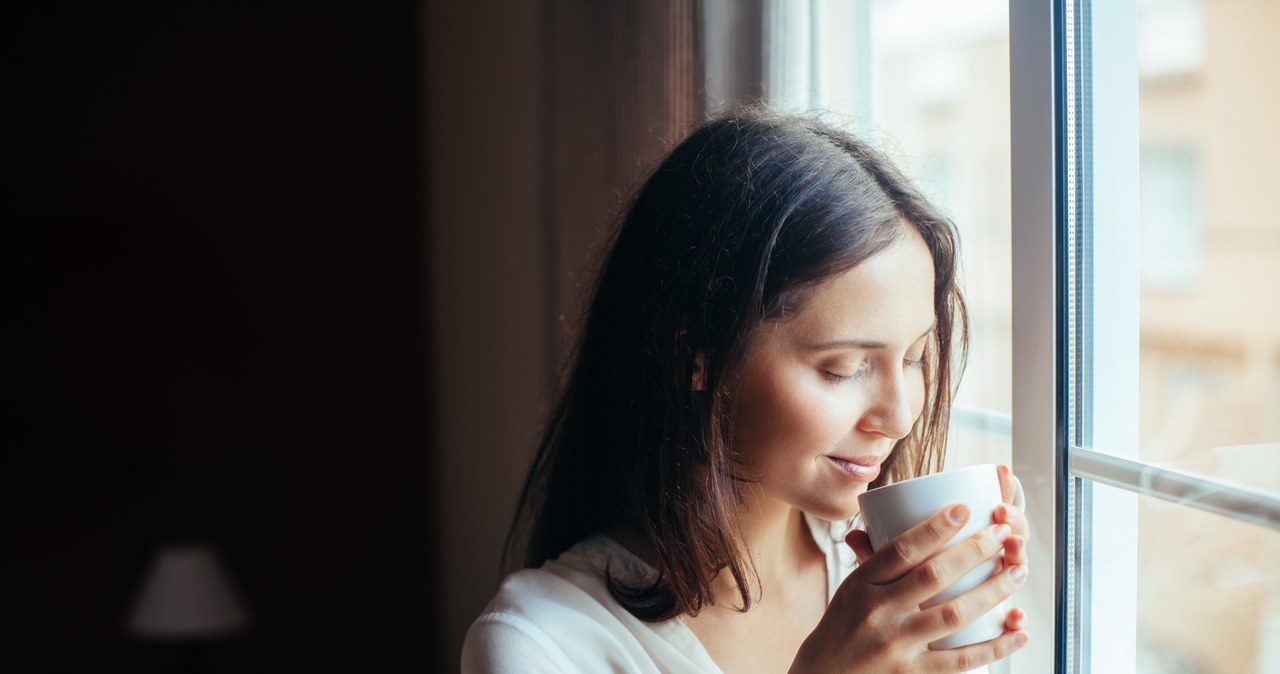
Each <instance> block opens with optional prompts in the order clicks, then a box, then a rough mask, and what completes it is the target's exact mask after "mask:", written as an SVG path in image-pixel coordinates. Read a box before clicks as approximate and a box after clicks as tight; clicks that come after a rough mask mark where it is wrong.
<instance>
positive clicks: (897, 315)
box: [732, 226, 934, 520]
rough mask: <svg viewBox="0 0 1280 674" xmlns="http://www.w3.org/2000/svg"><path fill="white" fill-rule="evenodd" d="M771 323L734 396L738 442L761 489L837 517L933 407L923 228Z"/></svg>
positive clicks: (929, 263)
mask: <svg viewBox="0 0 1280 674" xmlns="http://www.w3.org/2000/svg"><path fill="white" fill-rule="evenodd" d="M905 230H906V231H905V232H904V234H903V236H902V237H901V238H900V239H899V240H898V241H897V242H895V243H894V244H893V245H891V246H890V247H889V248H887V249H886V250H884V251H883V252H881V253H879V254H877V255H875V256H874V257H872V258H870V259H868V260H866V261H864V262H863V263H862V264H859V265H858V266H856V267H854V268H853V269H851V270H849V271H847V272H845V273H843V274H840V275H838V276H835V277H833V278H831V279H828V280H827V281H825V282H824V283H822V284H821V285H819V286H818V287H817V288H816V289H815V291H814V292H812V293H811V295H810V297H809V299H808V300H807V301H806V302H805V303H804V304H803V306H802V308H801V310H800V311H799V312H797V313H795V314H793V315H791V316H788V317H787V318H786V319H783V320H779V321H774V322H771V323H768V324H766V325H765V326H764V327H763V328H762V329H761V330H762V332H761V333H760V334H759V335H758V336H757V339H756V340H755V342H754V344H753V345H752V347H751V349H750V351H749V352H748V353H747V357H746V360H745V362H744V364H743V371H742V376H741V379H740V380H739V382H738V386H737V388H736V389H735V390H734V396H735V400H736V410H737V411H736V420H737V421H736V423H735V424H734V429H733V436H732V437H733V442H734V447H735V449H736V450H737V452H738V455H739V456H740V457H741V459H742V462H743V471H744V476H745V477H747V478H749V479H752V480H754V481H756V483H757V485H756V486H757V487H758V493H759V494H760V495H761V496H762V497H764V498H769V499H774V500H777V501H781V502H783V503H785V504H788V505H791V506H793V507H796V508H799V509H801V510H804V511H805V512H808V513H809V514H811V515H814V516H817V517H820V518H823V519H829V520H835V519H845V518H848V517H852V516H853V515H854V514H856V513H857V511H858V503H857V496H858V494H860V493H862V492H863V491H865V490H866V488H867V484H868V483H870V482H871V481H872V480H874V479H875V478H876V476H878V475H879V472H880V465H881V464H882V463H884V461H885V459H887V458H888V457H889V453H890V451H891V450H892V449H893V446H894V443H896V442H897V441H898V440H899V439H900V438H903V437H905V436H906V435H907V434H908V433H910V432H911V429H912V427H913V425H914V424H915V421H916V419H917V418H919V416H920V413H921V411H922V409H923V407H924V399H925V381H924V353H925V345H926V342H927V341H928V339H929V335H930V334H931V333H932V332H933V328H934V311H933V258H932V256H931V255H930V254H929V249H928V247H927V246H926V245H925V242H924V239H922V238H921V237H920V234H919V233H917V232H916V230H915V228H913V227H910V226H907V227H905Z"/></svg>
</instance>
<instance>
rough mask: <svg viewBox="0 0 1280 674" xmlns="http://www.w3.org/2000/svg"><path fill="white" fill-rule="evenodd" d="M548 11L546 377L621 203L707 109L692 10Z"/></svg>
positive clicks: (561, 5) (554, 1) (570, 1)
mask: <svg viewBox="0 0 1280 674" xmlns="http://www.w3.org/2000/svg"><path fill="white" fill-rule="evenodd" d="M545 11H546V17H545V38H544V39H545V42H544V45H545V50H546V67H547V80H546V82H547V84H546V87H547V89H546V92H545V97H544V101H545V105H544V108H545V109H544V110H543V111H542V114H543V123H544V126H545V128H544V133H543V142H544V143H545V145H544V148H543V156H544V162H543V166H544V167H545V173H544V175H543V176H541V180H542V183H543V190H544V195H545V198H544V202H543V203H544V213H543V214H542V215H543V221H544V226H545V228H546V232H545V239H544V240H545V246H546V249H545V250H544V254H545V255H546V258H547V262H548V264H547V265H546V268H547V273H548V278H547V279H546V285H547V292H548V295H549V298H548V299H549V305H550V306H551V307H552V308H553V312H552V316H553V317H554V320H552V321H551V322H550V324H549V325H548V326H547V330H548V333H549V334H548V335H546V337H547V338H548V339H547V343H548V344H549V345H551V349H552V350H553V353H550V354H548V360H549V362H551V363H552V364H553V366H554V364H559V363H560V362H561V358H562V357H563V356H564V354H565V349H566V348H567V347H568V346H569V345H570V344H571V343H572V341H573V338H574V334H573V331H574V329H575V328H576V324H577V318H578V316H579V313H580V311H581V308H582V303H583V302H584V301H585V299H586V297H585V296H586V293H587V292H588V290H589V287H590V283H591V280H592V272H593V269H592V266H591V265H592V263H593V262H594V261H595V260H596V258H597V257H598V256H599V255H600V254H601V252H602V251H601V247H602V245H603V240H604V237H605V236H606V234H607V233H608V232H609V231H610V228H611V226H612V224H613V222H614V220H615V218H616V217H617V215H618V213H619V212H620V211H621V209H622V208H623V207H624V206H625V202H626V199H627V197H628V196H629V195H630V193H631V192H632V191H633V189H634V188H635V186H636V183H637V181H638V180H640V179H641V178H642V177H643V176H644V175H646V174H647V172H648V171H649V169H651V168H652V166H653V165H654V164H655V163H656V162H657V161H658V160H659V159H660V158H661V157H662V155H663V154H664V153H665V152H666V151H667V150H668V149H669V148H670V147H671V146H673V145H674V144H676V143H678V142H679V141H680V140H681V139H683V137H684V136H685V134H686V133H688V131H689V130H690V129H691V128H692V127H693V126H694V125H696V124H697V123H698V122H699V121H700V120H701V119H702V118H703V114H704V109H705V108H704V102H703V99H704V96H703V93H702V92H703V66H702V58H701V56H700V51H699V20H698V19H699V16H698V11H699V3H698V2H697V0H610V1H608V2H601V1H599V0H546V4H545Z"/></svg>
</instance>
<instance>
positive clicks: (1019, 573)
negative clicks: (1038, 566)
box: [1009, 564, 1027, 585]
mask: <svg viewBox="0 0 1280 674" xmlns="http://www.w3.org/2000/svg"><path fill="white" fill-rule="evenodd" d="M1009 578H1010V579H1011V580H1013V582H1014V583H1016V584H1018V585H1021V584H1022V581H1024V580H1026V579H1027V567H1025V566H1022V565H1021V564H1019V565H1018V566H1015V567H1012V568H1010V569H1009Z"/></svg>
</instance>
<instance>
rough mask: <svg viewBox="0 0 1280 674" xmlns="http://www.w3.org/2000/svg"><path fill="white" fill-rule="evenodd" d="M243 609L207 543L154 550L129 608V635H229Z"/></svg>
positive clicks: (240, 623) (242, 621) (244, 615)
mask: <svg viewBox="0 0 1280 674" xmlns="http://www.w3.org/2000/svg"><path fill="white" fill-rule="evenodd" d="M248 625H249V613H248V611H247V610H246V609H245V606H244V603H243V602H242V601H241V600H240V598H239V596H238V595H237V594H236V591H235V588H234V587H233V586H232V584H231V581H230V579H229V578H228V577H227V575H226V572H225V571H224V570H223V568H222V564H221V563H219V561H218V557H217V555H216V554H214V551H213V548H212V547H211V546H209V545H207V544H197V545H181V546H171V547H167V548H164V549H162V550H160V552H159V553H157V555H156V557H155V560H154V561H153V562H152V565H151V569H150V571H149V572H148V573H147V579H146V582H145V584H144V585H143V587H142V592H141V593H140V594H139V595H138V599H137V601H136V602H135V603H134V606H133V610H132V611H131V612H130V614H129V622H128V629H129V632H130V633H132V634H133V635H135V636H139V637H145V638H160V639H185V638H203V637H214V636H224V635H230V634H233V633H235V632H239V631H241V630H243V629H245V628H246V627H248Z"/></svg>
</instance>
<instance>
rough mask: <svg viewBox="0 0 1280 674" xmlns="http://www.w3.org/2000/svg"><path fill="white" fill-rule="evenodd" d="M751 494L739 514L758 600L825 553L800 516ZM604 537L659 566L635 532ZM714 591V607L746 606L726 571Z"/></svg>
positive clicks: (612, 530) (614, 531)
mask: <svg viewBox="0 0 1280 674" xmlns="http://www.w3.org/2000/svg"><path fill="white" fill-rule="evenodd" d="M747 492H748V493H746V494H744V498H743V503H742V505H741V506H740V507H739V508H738V512H737V521H738V527H739V531H740V532H741V534H742V541H741V543H742V545H743V548H742V558H743V561H744V562H745V563H746V564H745V567H744V571H745V573H746V576H747V577H746V580H747V582H748V583H751V594H752V596H753V597H756V598H759V597H760V595H761V588H762V587H770V586H773V587H777V586H779V585H782V586H786V585H788V584H789V583H790V582H791V581H793V580H794V579H795V578H796V577H798V576H799V575H800V571H801V569H803V568H804V567H806V565H811V564H813V563H814V562H815V560H820V559H821V557H822V551H821V550H820V549H819V548H818V546H817V543H815V542H814V540H813V535H812V534H810V533H809V527H808V524H806V523H805V521H804V514H803V513H802V512H801V511H800V510H798V509H796V508H795V507H793V506H790V505H788V504H786V503H782V502H781V501H777V500H774V499H770V498H768V497H766V496H764V495H762V494H759V493H757V492H755V491H753V490H751V489H750V488H749V487H748V490H747ZM605 533H606V534H607V535H609V536H610V537H611V538H613V540H615V541H617V542H618V543H619V544H621V545H622V546H623V547H626V548H627V549H629V550H631V551H632V552H633V553H635V554H636V556H638V557H640V558H641V559H643V560H644V561H646V562H648V563H649V564H650V565H651V566H657V559H656V558H655V556H654V550H653V548H652V547H651V546H650V545H649V544H648V541H646V540H645V538H644V536H642V535H641V534H640V532H638V531H636V530H635V529H634V528H632V527H629V526H626V525H621V524H619V525H615V526H612V527H609V528H608V529H607V530H606V532H605ZM818 563H819V564H821V561H818ZM713 591H714V592H715V604H716V606H719V607H725V608H728V607H734V606H741V605H742V596H741V594H740V593H739V592H738V586H737V584H736V583H735V582H734V579H733V575H732V574H730V573H729V571H728V569H724V570H722V571H721V572H720V574H719V576H717V577H716V579H715V581H714V586H713Z"/></svg>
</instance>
